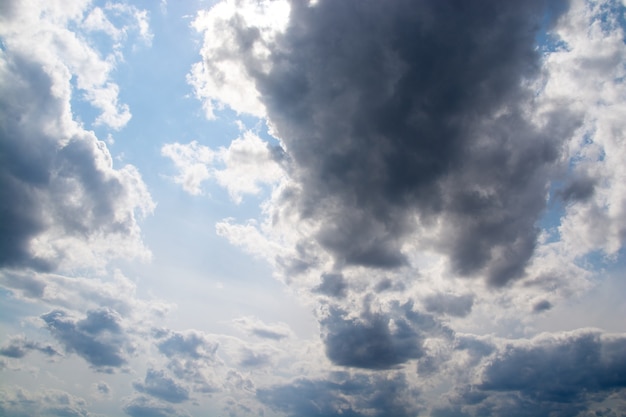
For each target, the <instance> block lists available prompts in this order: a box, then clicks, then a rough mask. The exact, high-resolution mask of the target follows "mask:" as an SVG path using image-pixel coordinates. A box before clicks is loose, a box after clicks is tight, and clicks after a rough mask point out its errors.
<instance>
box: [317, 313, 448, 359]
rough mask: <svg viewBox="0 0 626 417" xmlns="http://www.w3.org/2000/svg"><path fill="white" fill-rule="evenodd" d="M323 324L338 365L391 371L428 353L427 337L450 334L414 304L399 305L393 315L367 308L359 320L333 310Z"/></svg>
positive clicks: (330, 352)
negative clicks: (415, 308)
mask: <svg viewBox="0 0 626 417" xmlns="http://www.w3.org/2000/svg"><path fill="white" fill-rule="evenodd" d="M320 324H321V326H322V335H323V339H324V343H325V345H326V355H327V356H328V358H329V359H330V360H331V361H332V362H333V363H335V364H337V365H342V366H349V367H355V368H365V369H389V368H394V367H396V366H398V365H401V364H403V363H405V362H407V361H409V360H411V359H418V358H420V357H422V356H423V355H424V354H425V350H424V348H423V346H422V345H423V342H424V340H425V338H426V337H428V336H431V335H443V336H447V334H448V330H447V329H446V328H444V327H443V326H442V325H441V324H440V323H438V322H437V321H436V320H435V319H434V318H433V317H432V316H430V315H428V314H424V313H421V312H419V311H414V310H413V305H411V304H410V303H407V304H405V305H396V306H395V307H394V308H393V309H392V311H390V312H389V313H379V312H373V311H370V309H369V308H366V309H365V311H363V312H362V313H361V314H360V315H359V316H358V317H349V316H348V314H347V312H345V311H342V310H340V309H337V308H331V310H330V311H329V314H328V315H327V316H326V317H324V318H323V319H322V320H321V321H320Z"/></svg>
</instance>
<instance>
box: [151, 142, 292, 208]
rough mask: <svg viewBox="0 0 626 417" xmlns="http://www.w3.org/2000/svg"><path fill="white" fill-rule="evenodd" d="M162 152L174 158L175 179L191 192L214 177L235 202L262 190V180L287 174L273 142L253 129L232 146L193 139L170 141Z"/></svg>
mask: <svg viewBox="0 0 626 417" xmlns="http://www.w3.org/2000/svg"><path fill="white" fill-rule="evenodd" d="M161 154H162V155H163V156H166V157H168V158H170V159H171V160H172V161H173V162H174V165H175V166H176V168H177V169H178V171H179V174H178V175H176V176H175V177H174V181H175V182H176V183H179V184H181V185H182V186H183V189H184V190H185V191H187V192H188V193H190V194H193V195H198V194H201V193H202V188H201V186H202V183H203V182H204V181H206V180H208V179H210V178H213V179H215V180H216V181H217V183H218V184H220V185H221V186H222V187H224V188H226V189H227V190H228V192H229V194H230V196H231V198H232V200H233V201H234V202H235V203H240V202H241V200H242V197H243V195H244V194H253V195H254V194H258V193H259V192H260V191H261V188H260V186H261V184H274V183H276V182H277V181H278V180H280V178H281V176H282V175H283V171H282V169H281V167H280V165H279V163H278V161H277V160H276V159H277V156H275V155H273V154H272V149H271V148H270V145H269V144H268V143H267V142H264V141H263V140H261V139H260V138H259V137H258V136H257V135H255V134H254V133H252V132H250V131H246V132H244V133H243V135H242V136H241V137H240V138H237V139H235V140H233V141H232V142H231V144H230V146H229V147H228V148H224V147H221V148H219V149H218V150H213V149H211V148H209V147H207V146H204V145H200V144H198V142H196V141H193V142H191V143H188V144H186V145H183V144H180V143H171V144H167V145H165V146H163V148H162V149H161Z"/></svg>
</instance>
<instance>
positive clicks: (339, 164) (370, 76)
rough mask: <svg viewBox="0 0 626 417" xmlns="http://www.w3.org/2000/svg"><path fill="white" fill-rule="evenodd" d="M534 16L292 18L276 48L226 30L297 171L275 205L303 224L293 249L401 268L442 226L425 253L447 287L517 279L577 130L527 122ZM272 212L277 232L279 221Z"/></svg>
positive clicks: (457, 9) (447, 11) (240, 25)
mask: <svg viewBox="0 0 626 417" xmlns="http://www.w3.org/2000/svg"><path fill="white" fill-rule="evenodd" d="M544 6H545V5H544V4H543V3H542V2H540V1H537V2H525V3H524V4H517V3H516V4H510V5H507V6H506V7H503V6H502V5H501V4H500V3H499V2H492V3H489V2H488V3H485V4H483V5H482V6H481V7H480V8H477V7H471V6H461V5H453V4H447V3H446V4H445V5H433V4H430V3H420V4H419V5H415V4H414V3H409V2H398V3H394V4H393V5H381V4H377V3H375V2H371V3H365V4H363V3H362V2H358V3H356V2H347V3H345V2H342V3H341V4H336V3H334V2H327V1H322V2H318V3H317V4H316V5H315V6H313V7H309V6H308V5H306V4H292V5H291V14H290V20H289V25H288V26H287V28H286V29H285V32H284V33H282V34H281V35H279V36H277V37H276V39H275V41H274V42H273V43H268V42H267V41H266V40H264V39H263V38H262V37H261V35H260V34H259V32H255V28H256V27H255V26H254V25H253V24H248V25H245V23H246V22H244V21H236V23H233V24H232V25H231V30H234V31H236V33H237V34H238V36H239V37H235V38H234V39H238V40H239V41H240V43H238V44H236V47H237V48H238V49H236V51H237V52H238V53H239V56H240V59H241V65H244V66H246V68H247V70H248V73H249V74H251V75H252V76H254V80H255V84H256V88H257V90H258V91H259V93H260V99H261V101H262V102H263V103H264V104H265V107H266V110H267V116H268V119H269V120H270V123H271V126H272V129H273V131H274V132H275V134H276V135H277V136H278V137H279V138H280V139H281V141H282V143H283V145H284V147H285V150H286V152H287V155H288V157H289V160H290V161H291V164H290V165H289V167H290V171H289V175H290V177H291V179H292V180H294V181H295V186H294V187H289V188H287V189H286V190H285V191H284V192H283V193H282V195H281V197H280V198H279V199H278V200H277V203H278V204H281V205H282V206H284V205H285V204H286V203H285V202H288V204H289V207H293V208H294V209H295V210H296V211H297V212H298V213H299V215H300V217H303V218H306V219H307V220H308V221H309V222H310V223H311V225H312V228H313V230H312V232H313V233H312V235H309V236H305V237H303V239H310V238H311V237H312V238H314V239H315V240H316V241H317V243H318V244H319V245H320V246H321V248H323V250H325V251H327V252H329V253H330V254H331V255H332V257H333V259H334V262H335V264H336V265H348V266H349V265H355V266H366V267H376V268H383V269H390V268H397V267H400V266H403V265H407V264H408V262H409V261H408V257H407V253H406V251H405V250H404V247H405V244H406V243H407V242H408V240H409V239H410V240H415V239H417V240H418V242H419V240H420V235H423V236H428V235H429V234H428V233H424V230H423V229H426V231H427V230H428V229H431V228H432V226H434V225H437V227H438V229H439V230H438V233H437V237H435V238H433V237H432V236H431V237H429V238H428V239H425V238H424V237H422V238H421V239H422V241H423V244H424V245H427V246H428V247H431V248H436V249H437V250H438V251H440V252H441V253H443V254H446V255H447V256H448V257H449V260H450V265H451V267H452V270H453V271H454V272H455V273H457V274H460V275H477V274H478V275H481V276H484V277H485V278H486V279H487V281H488V282H489V283H491V284H493V285H504V284H506V283H508V282H509V281H511V280H513V279H516V278H519V277H521V276H523V273H524V269H525V265H526V263H527V262H528V260H529V259H530V258H531V256H532V254H533V250H534V248H535V245H536V240H537V236H538V230H537V229H536V228H535V223H536V221H537V220H538V218H539V216H540V215H541V213H542V211H543V209H544V208H545V193H546V189H547V187H548V185H549V178H550V175H551V172H552V170H553V169H554V165H555V163H556V162H557V160H558V157H559V152H560V148H561V145H562V143H563V142H564V141H565V140H566V139H567V135H570V134H571V133H572V131H573V129H574V128H575V127H576V126H575V124H574V123H573V122H569V115H568V114H566V113H564V112H556V111H555V112H553V113H554V114H550V115H549V116H547V117H548V119H549V120H548V122H546V123H544V124H543V125H542V126H538V125H537V123H535V121H534V120H533V116H532V114H528V112H527V111H524V109H525V108H527V107H528V106H529V105H530V104H531V103H532V101H533V97H534V92H533V90H532V89H530V88H528V87H527V86H528V85H529V84H531V82H532V81H533V80H534V79H535V78H537V77H538V76H539V71H538V69H539V58H540V56H539V54H538V52H537V51H536V49H535V35H534V32H533V30H534V28H535V27H539V23H540V21H541V19H542V18H541V16H542V13H544V12H545V10H546V9H545V7H544ZM215 13H217V12H215ZM355 15H358V16H359V19H351V18H348V17H349V16H355ZM234 16H235V17H233V19H236V15H234ZM345 22H350V24H346V23H345ZM373 27H375V28H376V30H372V28H373ZM452 29H454V30H452ZM244 34H247V37H246V36H244ZM244 40H245V41H246V42H247V44H246V45H250V47H249V50H244V49H243V45H244V44H243V41H244ZM255 45H264V47H268V48H269V49H270V52H271V54H270V55H269V57H268V58H267V60H268V61H269V62H270V64H271V65H270V66H269V67H268V68H269V70H268V71H266V72H264V71H260V70H255V67H254V65H256V62H257V61H255V60H254V59H253V58H254V56H253V55H254V54H253V52H250V51H252V50H253V49H254V46H255ZM268 45H269V46H268ZM321 57H323V58H321ZM425 62H427V63H428V65H424V63H425ZM216 98H219V94H216ZM485 167H489V169H488V170H485V169H484V168H485ZM282 210H285V208H284V207H281V208H280V209H276V210H275V211H274V213H273V215H274V219H273V221H274V222H280V221H286V220H285V219H283V218H281V217H280V214H281V211H282Z"/></svg>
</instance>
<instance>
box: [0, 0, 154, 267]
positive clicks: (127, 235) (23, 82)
mask: <svg viewBox="0 0 626 417" xmlns="http://www.w3.org/2000/svg"><path fill="white" fill-rule="evenodd" d="M14 3H15V4H13V5H12V6H11V7H10V9H11V13H10V17H11V18H10V19H7V18H6V17H5V18H3V19H2V24H1V25H0V26H2V29H1V32H0V35H1V36H2V38H3V48H2V50H1V51H0V58H1V59H0V80H2V81H1V82H0V96H1V97H2V98H1V99H0V100H1V105H2V109H3V111H2V124H1V128H0V147H1V153H2V161H3V162H2V168H1V169H0V184H1V186H0V189H1V190H2V191H1V193H2V194H1V196H0V198H1V199H2V201H4V202H5V203H4V204H3V205H2V208H1V210H2V215H1V216H0V218H2V221H1V224H0V228H1V230H2V236H3V239H2V242H1V243H0V245H1V248H0V249H1V250H0V253H1V255H0V265H2V266H4V267H7V266H8V267H31V268H34V269H38V270H50V269H53V268H57V267H61V266H65V267H67V266H72V267H77V266H78V267H80V266H93V265H94V264H95V265H100V266H102V263H103V261H104V260H105V259H108V258H111V257H134V256H140V257H147V256H148V255H149V252H148V251H147V249H146V248H145V247H144V246H143V244H142V242H141V236H140V232H139V227H138V224H137V219H138V218H139V217H141V216H143V215H144V214H147V213H149V212H150V211H151V210H152V209H153V207H154V203H153V202H152V200H151V198H150V195H149V193H148V191H147V188H146V186H145V184H144V183H143V181H142V179H141V176H140V175H139V172H138V171H137V169H136V168H135V167H133V166H130V165H127V166H125V167H122V168H118V169H116V168H113V162H112V158H111V155H110V154H109V151H108V149H107V147H106V145H105V144H104V143H103V142H101V141H99V140H98V138H97V137H96V136H95V135H94V133H93V132H91V131H87V130H85V129H84V128H83V127H82V125H81V124H79V123H78V122H76V121H75V120H73V116H72V109H71V106H70V103H71V99H72V80H75V82H76V85H77V87H78V88H79V89H80V90H81V91H83V92H84V94H85V95H86V97H87V100H88V101H89V102H90V103H91V104H92V105H93V106H94V107H95V108H98V109H100V110H102V114H101V115H100V116H99V118H98V119H97V120H96V121H95V122H101V123H104V124H108V125H109V126H111V127H112V128H120V127H122V126H123V125H124V124H125V123H126V122H127V121H128V119H129V118H130V113H128V109H127V108H126V107H124V106H120V105H118V104H117V100H118V94H117V92H118V87H117V85H115V84H114V83H111V82H110V81H109V74H110V72H111V71H112V69H113V67H112V61H107V60H104V59H102V58H100V57H99V56H98V54H97V53H96V52H95V51H94V50H93V49H92V48H90V46H89V44H88V43H87V42H85V41H84V40H82V39H81V38H80V37H79V36H78V35H77V33H75V32H72V31H70V30H68V29H66V27H65V25H66V24H68V23H69V22H77V23H80V19H81V16H82V13H83V11H84V9H85V8H86V6H87V2H76V3H75V4H74V5H73V8H64V7H62V6H60V5H57V4H56V3H50V2H40V4H39V5H38V7H34V5H24V4H22V3H19V2H14ZM44 11H45V12H44ZM3 16H4V15H3Z"/></svg>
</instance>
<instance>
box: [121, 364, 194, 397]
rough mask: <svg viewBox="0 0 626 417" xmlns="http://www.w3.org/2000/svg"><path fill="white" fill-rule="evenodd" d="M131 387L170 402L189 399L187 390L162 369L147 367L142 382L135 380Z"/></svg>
mask: <svg viewBox="0 0 626 417" xmlns="http://www.w3.org/2000/svg"><path fill="white" fill-rule="evenodd" d="M133 387H135V389H136V390H137V391H139V392H142V393H144V394H148V395H151V396H153V397H155V398H158V399H160V400H163V401H167V402H170V403H180V402H183V401H187V400H188V399H189V390H188V389H187V388H185V387H184V386H183V385H181V384H179V383H177V382H176V381H174V380H173V379H172V378H170V377H169V376H167V374H166V373H165V372H164V371H158V370H155V369H148V371H147V372H146V378H145V379H144V381H143V382H135V383H134V384H133Z"/></svg>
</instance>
